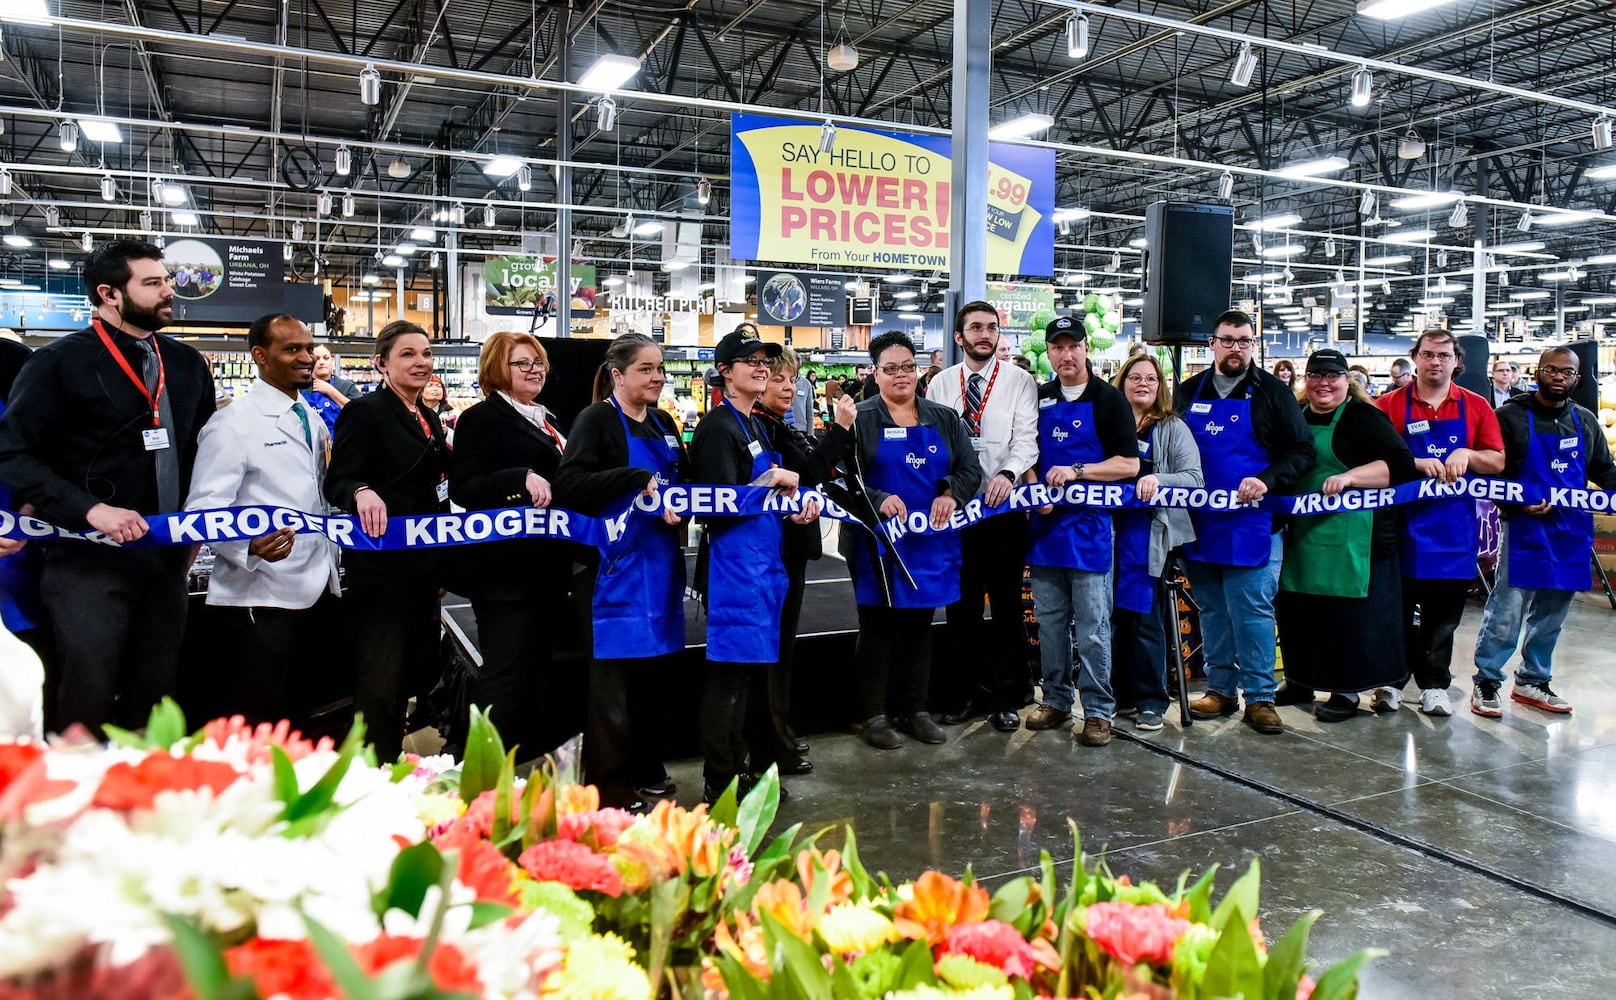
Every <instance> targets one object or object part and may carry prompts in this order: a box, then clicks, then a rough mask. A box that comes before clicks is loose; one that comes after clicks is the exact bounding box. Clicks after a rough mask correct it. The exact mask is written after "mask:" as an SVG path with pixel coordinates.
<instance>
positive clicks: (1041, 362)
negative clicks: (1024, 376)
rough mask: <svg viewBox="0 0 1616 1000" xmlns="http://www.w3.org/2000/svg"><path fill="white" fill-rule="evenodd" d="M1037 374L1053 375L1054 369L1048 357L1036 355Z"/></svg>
mask: <svg viewBox="0 0 1616 1000" xmlns="http://www.w3.org/2000/svg"><path fill="white" fill-rule="evenodd" d="M1038 374H1040V375H1046V376H1047V375H1053V374H1055V369H1054V367H1053V366H1051V365H1050V363H1049V355H1047V354H1040V355H1038Z"/></svg>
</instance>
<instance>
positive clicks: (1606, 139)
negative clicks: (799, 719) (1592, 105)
mask: <svg viewBox="0 0 1616 1000" xmlns="http://www.w3.org/2000/svg"><path fill="white" fill-rule="evenodd" d="M1593 136H1594V148H1595V149H1609V148H1610V147H1611V146H1612V145H1616V121H1612V120H1611V117H1610V116H1609V115H1601V116H1600V117H1599V119H1598V120H1597V121H1595V122H1594V127H1593Z"/></svg>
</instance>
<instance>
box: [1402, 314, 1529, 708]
mask: <svg viewBox="0 0 1616 1000" xmlns="http://www.w3.org/2000/svg"><path fill="white" fill-rule="evenodd" d="M1409 356H1410V357H1412V358H1413V359H1414V370H1415V378H1414V381H1412V382H1410V383H1408V384H1407V385H1405V386H1403V387H1401V388H1399V389H1394V390H1392V391H1391V392H1388V393H1386V394H1385V395H1383V396H1381V397H1380V398H1379V399H1377V400H1375V405H1376V406H1378V407H1380V408H1381V410H1382V411H1384V412H1385V414H1386V416H1388V417H1390V418H1391V421H1392V426H1394V427H1396V428H1397V432H1398V433H1399V434H1401V435H1403V440H1404V441H1407V442H1408V447H1409V450H1411V451H1412V452H1414V464H1415V465H1417V466H1419V469H1420V471H1421V472H1423V473H1424V474H1425V475H1427V476H1429V477H1430V478H1432V479H1440V480H1442V481H1443V482H1449V483H1451V482H1453V481H1454V480H1455V479H1457V478H1459V477H1460V476H1463V475H1473V476H1493V475H1497V474H1498V473H1500V472H1502V471H1503V470H1504V436H1503V434H1502V433H1500V432H1499V429H1498V417H1497V416H1496V415H1494V413H1493V408H1492V406H1490V405H1489V404H1488V402H1487V400H1486V398H1485V397H1483V396H1478V395H1477V394H1476V393H1473V392H1471V391H1470V390H1468V389H1465V388H1463V387H1462V386H1459V385H1457V384H1455V383H1454V381H1453V372H1454V369H1455V368H1457V367H1458V365H1459V363H1460V362H1462V361H1463V360H1464V350H1463V349H1462V348H1461V347H1460V346H1459V342H1458V340H1457V339H1456V338H1455V337H1454V336H1453V334H1451V333H1449V332H1448V331H1446V330H1440V329H1437V330H1426V331H1425V332H1424V333H1422V334H1420V337H1419V339H1418V340H1416V341H1415V342H1414V349H1413V350H1412V351H1410V352H1409ZM1402 548H1403V634H1404V644H1405V648H1406V651H1407V655H1408V666H1409V670H1410V671H1412V672H1413V674H1414V680H1415V682H1416V683H1418V684H1419V686H1420V710H1421V711H1422V712H1424V713H1425V714H1427V715H1439V716H1446V715H1451V714H1453V706H1452V703H1451V702H1450V701H1449V699H1448V686H1449V685H1450V684H1452V683H1453V674H1452V673H1451V672H1450V670H1449V666H1450V664H1451V663H1452V661H1453V633H1454V631H1455V630H1457V629H1458V627H1459V619H1460V618H1461V617H1462V616H1463V615H1464V606H1465V597H1466V595H1467V594H1468V593H1469V590H1470V581H1471V579H1472V578H1474V577H1475V575H1476V504H1475V501H1474V500H1471V499H1469V498H1468V497H1447V498H1443V499H1440V500H1425V501H1421V502H1420V503H1417V504H1412V505H1410V506H1409V507H1407V508H1406V509H1405V512H1404V518H1403V538H1402ZM1401 703H1402V694H1401V692H1399V691H1397V690H1395V689H1393V688H1376V689H1375V694H1374V705H1375V707H1376V708H1377V709H1395V708H1397V707H1398V706H1399V705H1400V704H1401Z"/></svg>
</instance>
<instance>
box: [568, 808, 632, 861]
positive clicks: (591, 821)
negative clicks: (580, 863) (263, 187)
mask: <svg viewBox="0 0 1616 1000" xmlns="http://www.w3.org/2000/svg"><path fill="white" fill-rule="evenodd" d="M637 818H638V817H636V816H635V815H634V814H633V813H631V812H629V811H628V810H626V809H594V810H591V811H589V812H580V813H565V814H563V815H560V816H557V817H556V836H557V837H559V838H560V839H562V840H576V841H578V842H579V843H585V844H588V845H589V846H591V847H594V848H595V849H597V850H602V851H604V850H608V849H610V848H612V847H615V846H617V838H619V837H621V836H622V835H623V831H624V830H627V829H628V828H629V827H631V826H633V825H634V821H635V819H637Z"/></svg>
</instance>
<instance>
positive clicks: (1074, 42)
mask: <svg viewBox="0 0 1616 1000" xmlns="http://www.w3.org/2000/svg"><path fill="white" fill-rule="evenodd" d="M1088 54H1089V19H1088V15H1086V14H1073V15H1072V16H1071V17H1068V18H1067V19H1066V57H1067V58H1068V59H1081V58H1083V57H1084V56H1086V55H1088Z"/></svg>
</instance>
